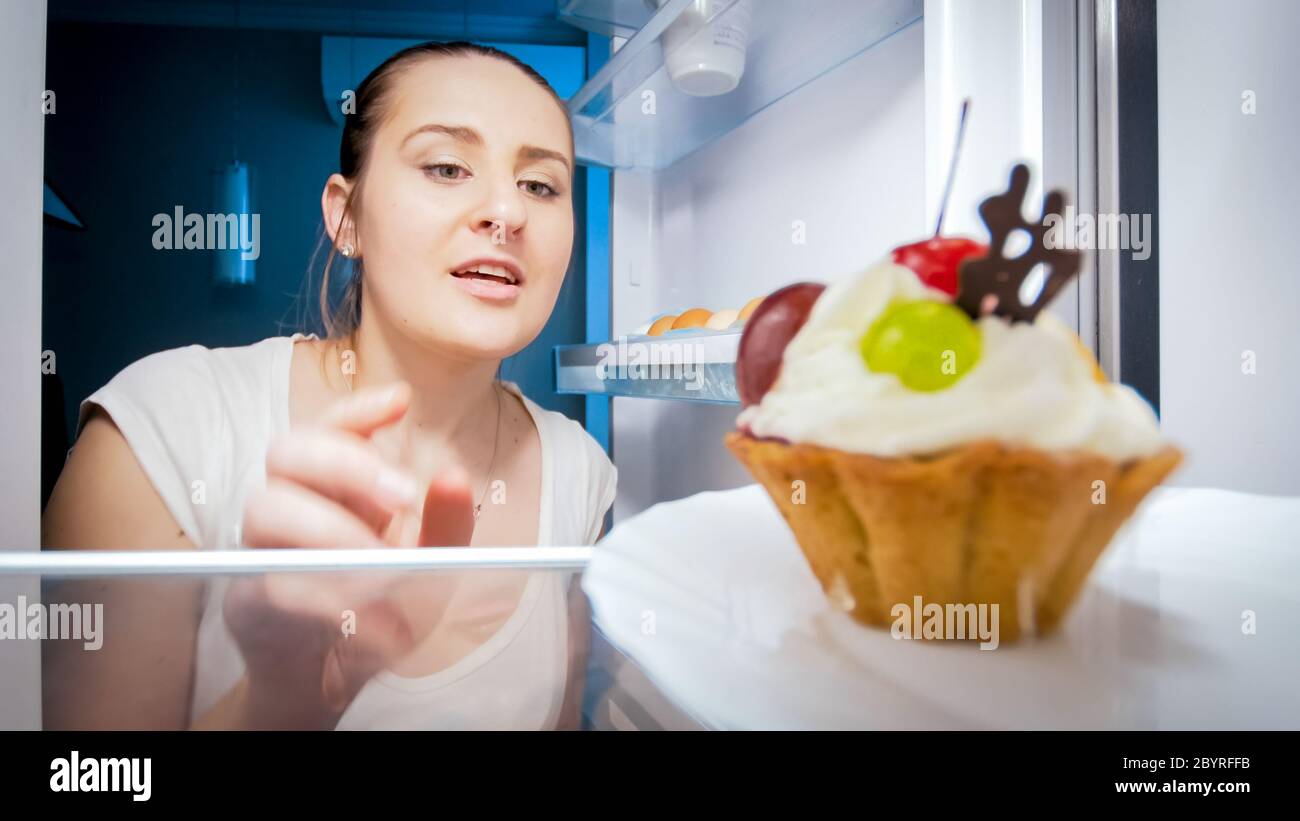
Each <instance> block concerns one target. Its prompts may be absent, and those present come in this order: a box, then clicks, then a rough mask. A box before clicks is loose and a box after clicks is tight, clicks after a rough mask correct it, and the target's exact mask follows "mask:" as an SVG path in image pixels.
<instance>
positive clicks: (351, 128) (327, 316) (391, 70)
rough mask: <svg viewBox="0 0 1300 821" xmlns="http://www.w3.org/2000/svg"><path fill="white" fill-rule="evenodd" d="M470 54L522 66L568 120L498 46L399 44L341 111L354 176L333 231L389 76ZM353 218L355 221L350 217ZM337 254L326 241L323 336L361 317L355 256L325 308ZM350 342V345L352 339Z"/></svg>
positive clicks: (356, 188)
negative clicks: (335, 297)
mask: <svg viewBox="0 0 1300 821" xmlns="http://www.w3.org/2000/svg"><path fill="white" fill-rule="evenodd" d="M473 55H478V56H482V57H491V58H494V59H497V60H504V61H505V62H507V63H509V64H510V65H512V66H514V67H515V68H517V69H519V70H520V71H522V72H523V73H524V74H526V75H527V76H528V77H529V78H531V79H532V80H533V81H534V82H536V83H537V84H538V85H539V86H541V87H542V88H544V89H546V91H548V92H549V93H550V95H551V96H552V97H553V98H554V99H555V102H556V103H557V104H558V105H559V106H560V108H561V109H563V110H564V112H565V122H566V123H568V109H567V108H565V104H564V100H563V99H562V98H561V97H560V95H559V94H557V93H556V92H555V89H554V88H552V87H551V84H550V83H548V82H546V79H545V78H544V77H542V75H540V74H538V73H537V71H536V69H534V68H533V67H532V66H530V65H528V64H527V63H525V62H523V61H521V60H519V59H518V58H516V57H514V56H512V55H510V54H507V53H506V52H504V51H501V50H500V49H495V48H492V47H491V46H484V45H479V44H477V43H469V42H466V41H463V40H457V41H455V42H450V43H435V42H428V43H420V44H418V45H414V46H410V47H409V48H404V49H402V50H401V51H399V52H397V53H396V54H394V55H392V56H391V57H389V58H388V59H387V60H385V61H384V62H382V63H380V64H379V66H378V67H376V68H375V70H374V71H372V72H370V74H368V75H366V79H364V80H362V81H361V85H360V86H358V87H357V89H356V98H355V101H354V107H353V108H354V110H353V112H352V113H349V114H347V115H346V116H345V117H344V121H343V138H342V139H341V140H340V141H339V173H340V174H342V175H343V176H344V177H346V178H347V179H349V180H355V182H356V184H355V185H353V187H352V191H351V193H350V194H348V201H347V203H346V204H345V205H344V207H343V214H342V216H341V217H340V220H339V224H338V225H337V226H336V231H335V233H336V234H337V232H338V230H340V229H342V227H343V224H344V223H345V222H347V221H348V220H349V218H352V217H353V215H354V214H355V213H356V210H357V207H358V206H357V202H358V201H359V196H358V195H359V192H360V191H361V185H362V178H363V176H364V174H365V170H366V160H367V159H368V157H369V152H370V146H371V144H372V143H373V142H374V138H375V132H376V131H377V130H378V128H379V125H380V123H382V122H383V120H384V117H385V115H386V114H387V108H388V103H389V101H390V98H391V97H392V89H393V78H394V77H395V76H396V75H397V73H398V72H399V71H401V70H402V69H404V68H406V67H407V66H408V65H410V64H412V63H414V62H415V61H417V60H420V59H424V58H432V57H462V56H473ZM569 147H570V153H571V154H572V151H573V128H572V126H570V127H569ZM353 224H354V225H355V224H356V223H355V220H354V221H353ZM328 239H329V234H328V233H327V232H324V231H322V236H321V240H320V242H321V243H325V242H327V241H328ZM319 253H320V246H319V245H318V246H317V250H316V254H313V260H314V259H315V257H316V256H317V255H318V254H319ZM337 254H338V248H337V247H336V246H335V245H334V244H333V243H330V247H329V255H328V256H327V257H326V259H325V267H324V270H323V272H322V274H321V283H320V294H319V298H320V306H319V307H320V316H321V322H322V324H323V325H324V328H325V334H326V338H327V339H336V338H339V337H344V336H348V337H350V336H352V335H353V334H354V333H355V332H356V328H357V325H358V324H359V323H360V321H361V278H362V276H364V265H363V263H362V261H361V260H360V259H354V260H352V271H351V276H349V277H348V281H347V285H346V287H345V289H344V292H343V296H342V298H341V299H340V300H339V302H338V304H337V305H336V306H334V308H333V309H332V310H331V308H330V299H329V290H330V274H331V271H332V269H333V266H334V260H335V258H336V256H337ZM352 347H355V345H353V346H352Z"/></svg>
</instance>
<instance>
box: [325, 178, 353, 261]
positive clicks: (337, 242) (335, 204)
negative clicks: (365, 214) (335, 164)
mask: <svg viewBox="0 0 1300 821" xmlns="http://www.w3.org/2000/svg"><path fill="white" fill-rule="evenodd" d="M352 190H353V183H352V182H351V181H350V180H348V179H347V178H346V177H344V176H343V175H342V174H330V177H329V179H327V180H326V181H325V190H324V191H322V192H321V196H320V208H321V216H323V217H324V218H325V231H326V233H328V234H329V236H330V241H331V242H333V244H334V247H335V248H343V247H344V246H347V245H351V246H352V249H353V252H352V253H351V254H350V255H349V256H352V257H354V258H355V257H358V256H360V255H361V242H360V239H359V238H358V236H357V230H356V225H355V223H353V221H352V218H351V215H350V214H348V208H347V206H348V198H349V197H351V196H352Z"/></svg>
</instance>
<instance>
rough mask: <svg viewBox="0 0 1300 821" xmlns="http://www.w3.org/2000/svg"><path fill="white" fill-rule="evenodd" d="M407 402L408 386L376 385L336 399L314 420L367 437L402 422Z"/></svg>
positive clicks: (408, 399) (408, 396)
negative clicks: (400, 420)
mask: <svg viewBox="0 0 1300 821" xmlns="http://www.w3.org/2000/svg"><path fill="white" fill-rule="evenodd" d="M410 401H411V386H410V385H409V384H408V383H406V382H394V383H392V384H391V385H376V386H373V387H368V388H362V389H361V390H359V391H357V392H356V393H354V394H351V395H350V396H346V397H344V398H343V399H340V400H338V401H337V402H335V403H334V404H332V405H330V406H329V407H328V408H326V409H325V412H324V413H322V414H321V416H320V417H319V418H318V419H317V420H316V421H317V423H318V424H320V425H324V426H325V427H330V428H338V429H339V430H346V431H351V432H352V433H355V434H357V435H359V436H369V435H370V434H372V433H374V432H375V431H376V430H378V429H379V428H382V427H384V426H385V425H391V424H392V423H394V422H396V421H397V420H398V419H401V418H402V414H404V413H406V409H407V406H408V405H409V404H410Z"/></svg>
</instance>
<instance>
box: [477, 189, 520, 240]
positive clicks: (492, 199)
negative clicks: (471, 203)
mask: <svg viewBox="0 0 1300 821" xmlns="http://www.w3.org/2000/svg"><path fill="white" fill-rule="evenodd" d="M527 221H528V209H527V208H525V207H524V201H523V192H522V191H520V190H519V187H518V186H517V185H515V184H514V182H513V181H511V182H510V183H509V184H506V183H496V184H494V185H492V186H491V187H490V188H489V189H488V191H487V195H486V196H485V197H484V200H483V202H482V204H481V205H480V206H479V209H478V211H477V213H476V214H475V216H474V230H476V231H479V232H483V233H486V234H488V235H489V236H490V238H491V240H492V244H493V245H505V244H507V243H508V242H510V241H511V240H513V239H514V238H515V235H516V234H518V233H519V231H520V230H521V229H522V228H523V227H524V224H525V223H526V222H527Z"/></svg>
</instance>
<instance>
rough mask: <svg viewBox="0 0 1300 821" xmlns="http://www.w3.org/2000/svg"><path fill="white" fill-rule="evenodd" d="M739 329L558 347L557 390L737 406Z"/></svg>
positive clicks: (641, 337)
mask: <svg viewBox="0 0 1300 821" xmlns="http://www.w3.org/2000/svg"><path fill="white" fill-rule="evenodd" d="M740 333H741V332H740V331H739V330H736V331H671V332H669V333H666V334H664V335H663V336H629V337H620V338H619V339H616V340H613V341H610V342H601V343H599V344H587V345H559V346H557V347H556V348H555V390H556V392H557V393H597V394H606V395H609V396H633V397H642V398H646V399H673V400H678V401H687V402H709V403H713V404H724V405H734V404H738V403H739V401H740V400H739V395H738V394H737V393H736V351H737V349H738V348H739V346H740Z"/></svg>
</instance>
